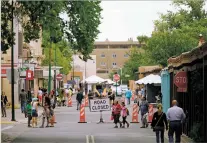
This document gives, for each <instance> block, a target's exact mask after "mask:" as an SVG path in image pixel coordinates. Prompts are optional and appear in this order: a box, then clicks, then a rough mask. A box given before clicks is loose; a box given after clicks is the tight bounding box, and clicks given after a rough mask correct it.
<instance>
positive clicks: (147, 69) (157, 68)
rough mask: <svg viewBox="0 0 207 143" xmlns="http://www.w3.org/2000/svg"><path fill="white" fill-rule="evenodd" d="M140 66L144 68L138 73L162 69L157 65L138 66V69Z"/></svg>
mask: <svg viewBox="0 0 207 143" xmlns="http://www.w3.org/2000/svg"><path fill="white" fill-rule="evenodd" d="M140 68H142V69H144V70H143V71H141V72H140V71H139V72H138V73H148V72H154V71H157V70H162V67H161V66H159V65H154V66H140V67H139V69H140Z"/></svg>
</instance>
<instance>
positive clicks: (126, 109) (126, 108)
mask: <svg viewBox="0 0 207 143" xmlns="http://www.w3.org/2000/svg"><path fill="white" fill-rule="evenodd" d="M126 112H127V116H129V110H128V109H127V108H126Z"/></svg>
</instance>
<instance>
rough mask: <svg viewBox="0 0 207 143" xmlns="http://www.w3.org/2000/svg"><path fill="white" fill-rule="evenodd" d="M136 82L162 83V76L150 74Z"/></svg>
mask: <svg viewBox="0 0 207 143" xmlns="http://www.w3.org/2000/svg"><path fill="white" fill-rule="evenodd" d="M135 83H136V84H161V77H160V76H159V75H154V74H150V75H148V76H146V77H144V78H142V79H140V80H138V81H136V82H135Z"/></svg>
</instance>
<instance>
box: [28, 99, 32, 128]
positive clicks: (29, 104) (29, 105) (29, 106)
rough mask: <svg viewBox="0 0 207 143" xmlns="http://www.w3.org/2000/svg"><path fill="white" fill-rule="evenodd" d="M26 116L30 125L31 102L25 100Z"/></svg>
mask: <svg viewBox="0 0 207 143" xmlns="http://www.w3.org/2000/svg"><path fill="white" fill-rule="evenodd" d="M27 118H28V127H32V126H31V125H30V121H31V120H32V104H31V101H30V100H28V101H27Z"/></svg>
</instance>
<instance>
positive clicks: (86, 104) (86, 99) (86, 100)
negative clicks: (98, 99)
mask: <svg viewBox="0 0 207 143" xmlns="http://www.w3.org/2000/svg"><path fill="white" fill-rule="evenodd" d="M85 107H88V95H86V98H85Z"/></svg>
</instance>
